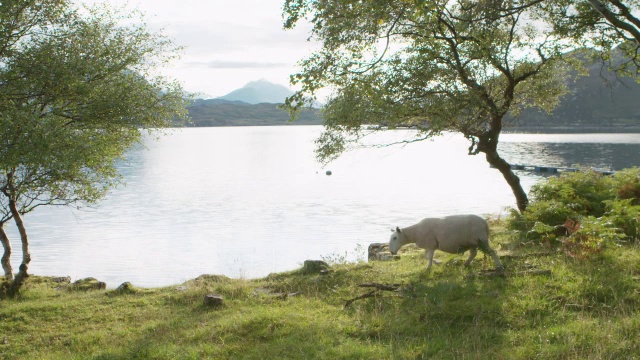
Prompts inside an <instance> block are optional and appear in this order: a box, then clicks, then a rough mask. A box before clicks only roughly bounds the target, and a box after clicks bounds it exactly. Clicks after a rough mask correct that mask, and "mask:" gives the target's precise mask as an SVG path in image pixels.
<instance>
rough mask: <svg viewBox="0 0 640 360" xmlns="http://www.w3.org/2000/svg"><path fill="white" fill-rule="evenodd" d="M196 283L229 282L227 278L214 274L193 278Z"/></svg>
mask: <svg viewBox="0 0 640 360" xmlns="http://www.w3.org/2000/svg"><path fill="white" fill-rule="evenodd" d="M195 280H196V281H205V282H215V283H226V282H229V280H230V279H229V278H228V277H227V276H224V275H216V274H202V275H200V276H198V277H197V278H195Z"/></svg>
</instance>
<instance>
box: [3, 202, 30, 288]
mask: <svg viewBox="0 0 640 360" xmlns="http://www.w3.org/2000/svg"><path fill="white" fill-rule="evenodd" d="M9 209H10V210H11V215H13V219H14V220H15V222H16V226H17V227H18V231H19V232H20V240H21V242H22V264H20V268H19V270H18V273H17V274H16V277H15V279H14V280H13V283H12V284H11V286H10V288H9V291H8V295H9V296H15V295H17V294H18V292H19V291H20V287H22V285H23V284H24V281H25V280H26V279H27V277H29V274H27V270H29V263H30V262H31V254H30V253H29V238H28V237H27V230H26V229H25V227H24V223H23V222H22V216H21V215H20V212H19V211H18V207H17V206H16V202H15V200H14V199H9Z"/></svg>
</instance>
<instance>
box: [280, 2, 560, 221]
mask: <svg viewBox="0 0 640 360" xmlns="http://www.w3.org/2000/svg"><path fill="white" fill-rule="evenodd" d="M539 11H540V9H539V7H538V4H537V3H533V4H532V3H527V2H519V1H517V0H502V1H493V0H486V1H468V0H454V1H447V0H430V1H425V0H369V1H359V0H348V1H339V2H336V1H329V0H319V1H305V0H287V1H286V3H285V5H284V15H285V18H286V21H285V28H292V27H294V26H295V25H296V23H297V22H299V21H300V20H301V19H303V18H306V19H310V21H311V22H312V23H313V30H312V38H314V39H316V40H319V41H320V42H321V43H322V48H321V49H320V50H318V51H317V52H315V53H313V54H312V55H311V56H309V57H308V58H307V59H305V60H303V61H302V62H301V65H302V70H301V72H299V73H298V74H294V75H292V83H294V84H300V85H301V90H299V91H298V92H297V93H296V94H294V95H293V96H291V97H290V98H288V99H287V102H286V103H285V106H286V107H288V109H289V110H290V111H291V112H292V113H294V114H295V112H296V111H298V110H299V109H301V108H303V107H305V106H308V105H310V104H312V103H313V102H314V101H315V100H316V96H317V91H318V90H320V89H322V88H326V87H329V88H332V89H334V95H333V96H332V97H331V98H330V99H329V100H328V102H327V104H326V106H325V107H324V109H323V115H324V117H325V130H324V132H323V133H322V134H321V136H320V138H319V139H318V140H317V150H316V152H317V156H318V158H319V159H320V161H323V162H327V161H330V160H332V159H335V158H336V157H337V156H339V155H340V154H341V153H342V152H343V151H345V150H346V149H348V148H349V147H350V146H352V145H354V144H357V143H358V142H359V141H360V140H361V139H362V138H363V136H365V135H367V134H368V133H369V132H371V131H385V130H387V129H395V128H398V127H414V128H416V130H417V131H416V136H415V138H412V139H409V140H405V142H412V141H420V140H424V139H428V138H431V137H434V136H437V135H440V134H442V133H443V132H446V131H453V132H459V133H462V134H463V135H464V136H465V138H467V139H468V140H469V141H470V147H469V154H470V155H476V154H479V153H483V154H484V155H485V158H486V160H487V161H488V162H489V164H491V165H492V166H494V167H495V168H497V169H498V170H499V171H500V172H501V173H502V175H503V177H504V178H505V180H506V181H507V183H508V184H509V186H510V187H511V190H512V192H513V194H514V196H515V198H516V203H517V206H518V209H519V210H520V211H524V210H525V209H526V207H527V203H528V198H527V194H526V193H525V192H524V190H523V189H522V186H521V185H520V180H519V178H518V176H516V175H515V174H514V172H513V171H512V170H511V167H510V165H509V163H508V162H507V161H506V160H505V159H503V158H502V157H501V156H500V154H499V153H498V148H497V147H498V142H499V137H500V134H501V131H502V129H503V127H504V126H507V125H509V124H507V123H505V116H506V115H507V114H511V115H517V113H518V112H519V111H520V110H521V109H522V108H524V107H528V106H535V107H539V108H542V109H545V110H547V111H549V110H551V109H552V108H553V107H554V106H555V105H556V103H557V101H558V98H559V96H560V95H561V94H563V92H564V91H565V84H564V80H563V77H562V76H558V74H560V73H562V71H563V64H562V56H561V54H562V52H563V51H565V50H566V49H565V48H564V47H563V45H562V42H560V41H557V40H556V39H554V38H552V37H550V36H544V35H545V34H544V30H541V29H538V28H536V27H534V26H533V24H532V22H533V21H535V20H537V19H539V18H540V16H539ZM365 125H369V126H365ZM371 125H376V126H371Z"/></svg>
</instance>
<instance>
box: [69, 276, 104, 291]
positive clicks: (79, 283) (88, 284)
mask: <svg viewBox="0 0 640 360" xmlns="http://www.w3.org/2000/svg"><path fill="white" fill-rule="evenodd" d="M106 288H107V284H106V283H104V282H102V281H98V280H97V279H95V278H92V277H88V278H85V279H80V280H76V282H74V283H73V284H71V286H70V289H72V290H104V289H106Z"/></svg>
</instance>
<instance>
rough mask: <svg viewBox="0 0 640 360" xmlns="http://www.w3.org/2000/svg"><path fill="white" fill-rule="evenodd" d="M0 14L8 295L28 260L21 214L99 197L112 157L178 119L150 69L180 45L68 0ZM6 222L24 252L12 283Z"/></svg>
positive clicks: (0, 205)
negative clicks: (11, 225)
mask: <svg viewBox="0 0 640 360" xmlns="http://www.w3.org/2000/svg"><path fill="white" fill-rule="evenodd" d="M0 8H2V10H3V11H2V12H0V36H1V37H0V56H1V59H0V63H1V64H2V66H0V122H1V127H0V129H1V132H0V142H1V144H2V146H1V147H0V240H1V241H2V244H3V246H4V256H3V258H2V266H3V270H4V272H5V278H6V279H8V280H11V279H13V282H12V283H11V285H10V287H9V293H15V292H16V291H17V290H19V288H20V286H21V284H22V283H23V281H24V279H25V278H26V277H27V276H28V273H27V271H28V266H29V262H30V261H31V255H30V253H29V246H28V245H29V239H28V236H27V231H26V226H25V224H24V221H23V219H22V216H23V215H24V214H26V213H28V212H31V211H33V210H34V209H36V208H38V207H40V206H46V205H63V206H75V207H80V206H84V205H88V204H92V203H95V202H97V201H98V200H100V199H101V198H102V197H103V196H104V195H105V194H106V192H107V191H108V190H109V189H110V188H112V187H113V186H115V185H117V184H118V183H119V182H120V181H121V178H120V174H119V173H118V171H117V169H116V168H115V164H116V161H117V160H118V159H120V158H121V157H122V155H123V154H124V152H125V151H126V150H127V149H129V148H130V147H131V146H132V145H133V144H135V143H137V142H139V141H141V139H142V135H143V133H144V132H145V131H154V130H156V129H161V128H166V127H168V126H170V125H171V124H172V120H174V119H175V118H177V117H183V116H184V115H185V105H186V102H185V101H184V100H183V99H184V96H183V91H182V89H181V88H180V86H179V85H178V84H177V83H175V82H172V81H167V80H166V79H165V78H163V77H162V76H159V75H157V74H155V73H154V70H155V69H156V68H157V67H158V66H160V65H162V64H164V63H165V62H166V61H169V60H170V59H171V58H172V57H173V56H174V54H175V50H177V49H175V48H174V47H173V45H172V44H171V42H170V41H168V40H167V39H166V38H164V37H163V36H162V35H160V34H154V33H151V32H150V31H148V30H147V29H146V27H145V25H144V23H141V25H122V24H123V23H125V22H124V20H131V18H130V19H126V18H127V17H125V16H123V15H122V13H120V12H118V11H115V10H111V9H107V8H98V7H94V8H90V9H77V8H74V7H73V5H72V3H71V2H70V1H66V0H42V1H35V0H31V1H3V2H2V4H1V5H0ZM131 16H137V14H131V15H130V17H131ZM127 23H128V24H133V22H132V21H129V22H127ZM11 219H13V220H14V222H15V224H16V226H17V228H18V230H19V233H20V238H21V244H22V255H23V256H22V263H21V265H20V267H19V272H18V273H17V274H16V276H15V278H14V277H13V272H12V268H11V265H10V263H9V260H8V259H9V258H8V256H9V255H10V254H11V243H10V241H9V239H8V237H7V234H6V233H5V231H4V227H3V226H4V225H5V224H6V223H7V222H8V221H9V220H11ZM5 259H6V261H5Z"/></svg>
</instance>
